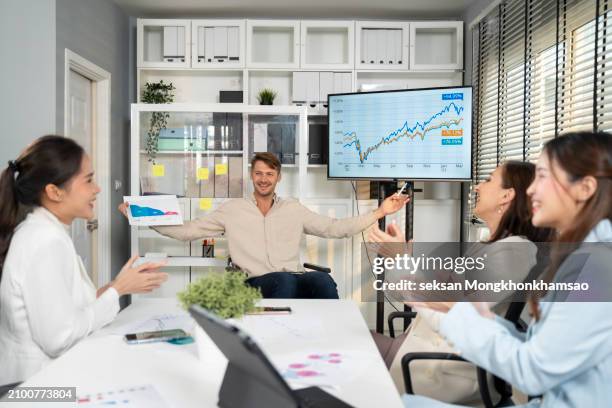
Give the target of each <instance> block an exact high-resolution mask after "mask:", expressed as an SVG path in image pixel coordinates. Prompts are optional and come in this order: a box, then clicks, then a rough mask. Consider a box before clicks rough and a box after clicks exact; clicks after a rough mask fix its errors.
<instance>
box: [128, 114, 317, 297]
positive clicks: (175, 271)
mask: <svg viewBox="0 0 612 408" xmlns="http://www.w3.org/2000/svg"><path fill="white" fill-rule="evenodd" d="M151 112H168V113H169V118H168V125H167V128H168V129H181V133H180V134H181V135H183V136H182V137H181V139H179V140H181V141H180V142H179V144H182V145H183V146H184V149H183V150H160V151H158V152H157V154H156V159H155V164H153V163H151V162H150V161H149V160H148V156H147V152H146V151H145V150H144V149H142V146H143V144H144V138H145V137H146V134H147V129H148V125H149V122H148V120H149V117H150V116H149V115H150V113H151ZM230 114H231V115H241V120H242V123H241V124H240V125H239V130H240V132H239V134H240V142H239V144H240V145H241V146H242V149H240V150H236V149H233V150H232V149H229V148H227V147H231V146H232V143H236V142H237V141H236V140H229V137H228V139H227V140H226V143H227V146H225V147H226V148H225V149H212V150H211V149H196V147H198V146H205V145H207V144H208V142H209V141H210V139H209V138H210V137H214V139H213V140H214V141H215V142H214V143H215V146H216V145H217V142H218V141H219V140H217V139H218V138H219V135H218V133H219V132H218V131H217V128H218V126H224V125H223V124H220V123H218V122H217V121H219V120H220V119H221V116H222V115H230ZM255 123H257V124H259V136H257V135H256V132H255V125H254V124H255ZM273 124H277V125H279V124H280V125H282V126H287V124H289V125H290V126H292V129H293V131H294V135H293V139H292V140H293V143H294V145H293V146H291V145H289V146H288V150H287V147H286V146H284V145H283V146H282V148H283V150H282V155H283V156H284V155H285V154H288V155H289V156H290V157H292V158H294V161H293V163H292V164H289V165H287V166H284V167H283V183H282V184H281V185H280V186H279V187H280V188H279V191H280V192H281V194H283V195H287V196H288V195H291V196H294V197H297V198H300V199H301V198H303V197H304V196H302V194H301V192H302V191H303V190H304V189H303V188H302V186H304V185H305V184H306V177H307V165H308V159H307V157H306V155H301V154H299V152H305V151H306V150H307V146H308V145H307V138H306V136H305V134H306V132H307V129H308V128H307V109H306V107H305V106H303V107H299V106H259V105H246V104H195V103H190V104H180V103H174V104H168V105H153V104H133V105H132V113H131V141H130V149H131V150H130V152H131V154H130V156H131V157H130V159H131V168H130V182H131V192H130V194H131V195H142V194H144V193H164V194H176V195H178V196H180V197H181V198H179V204H180V209H181V213H182V215H183V218H184V219H185V220H187V221H188V220H191V219H196V218H199V217H203V216H206V215H207V214H208V213H210V212H211V211H213V210H214V209H216V208H217V207H218V206H219V205H221V204H222V203H223V202H224V201H225V200H226V199H227V198H232V197H233V198H237V197H245V196H247V195H248V194H250V193H251V192H252V186H251V185H250V184H249V183H248V182H247V180H248V177H249V168H248V163H249V161H250V156H251V153H252V151H253V148H252V146H254V143H255V142H254V140H255V138H256V137H261V130H262V129H264V130H265V133H264V134H263V136H264V138H265V139H266V142H265V143H267V140H270V137H271V136H270V134H271V133H270V132H268V131H267V127H268V126H272V125H273ZM211 127H212V128H214V129H211ZM234 130H235V128H234ZM228 132H229V131H228ZM211 135H214V136H211ZM302 135H303V136H302ZM266 137H267V138H266ZM283 137H284V135H283ZM193 138H197V139H201V140H199V141H197V140H196V142H197V143H192V139H193ZM204 139H206V142H203V140H204ZM223 140H224V139H223V137H222V138H221V146H222V147H223ZM290 140H291V139H290ZM278 143H280V142H278V141H277V144H278ZM194 146H195V147H194ZM160 149H161V148H160ZM232 159H234V161H232ZM156 166H163V170H162V171H161V172H156V169H155V167H156ZM218 166H221V167H218ZM156 173H157V174H156ZM218 177H225V181H221V182H220V181H219V178H218ZM285 179H286V180H285ZM232 180H234V182H233V181H232ZM211 183H212V186H214V187H211ZM223 183H225V184H223ZM205 184H206V185H207V186H205ZM219 185H221V190H219V187H218V186H219ZM232 186H233V187H232ZM236 186H238V191H236V190H237V188H236ZM209 187H211V188H209ZM224 189H225V190H224ZM211 191H212V193H211ZM220 191H221V194H219V192H220ZM232 191H233V192H234V193H232ZM215 240H216V241H217V242H216V244H215V258H202V257H201V251H202V242H201V241H200V240H196V241H192V242H187V243H184V242H180V241H177V240H173V239H169V238H166V237H164V236H162V235H160V234H158V233H157V232H155V231H153V230H151V229H147V228H137V227H132V229H131V248H132V253H133V254H140V255H141V256H142V255H145V254H146V253H148V252H162V253H166V254H167V255H168V256H169V259H168V260H169V262H168V265H167V266H166V267H165V268H164V270H165V271H167V272H169V273H170V278H169V282H168V284H167V285H164V289H163V290H162V291H160V292H156V293H155V294H154V295H152V296H173V295H174V294H175V293H176V292H177V291H179V290H182V289H183V288H184V286H185V285H186V284H187V283H189V282H190V281H193V280H194V279H195V278H196V277H197V276H201V275H202V274H205V273H209V272H210V271H219V270H223V268H224V267H225V266H226V265H227V257H228V255H229V254H228V249H227V243H226V242H225V240H224V239H223V238H215Z"/></svg>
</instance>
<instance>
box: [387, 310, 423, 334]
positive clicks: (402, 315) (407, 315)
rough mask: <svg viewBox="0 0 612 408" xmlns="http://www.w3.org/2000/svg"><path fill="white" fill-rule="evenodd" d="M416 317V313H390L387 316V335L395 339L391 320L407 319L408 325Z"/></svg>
mask: <svg viewBox="0 0 612 408" xmlns="http://www.w3.org/2000/svg"><path fill="white" fill-rule="evenodd" d="M415 317H416V312H407V311H404V312H391V313H389V316H387V325H389V335H390V336H391V337H392V338H395V328H394V327H393V320H395V319H404V320H405V319H408V324H410V321H411V320H412V319H414V318H415Z"/></svg>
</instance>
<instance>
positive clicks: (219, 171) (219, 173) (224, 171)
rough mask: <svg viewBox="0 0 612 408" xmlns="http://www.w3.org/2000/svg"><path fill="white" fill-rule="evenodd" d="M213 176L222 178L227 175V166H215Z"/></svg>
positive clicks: (223, 164)
mask: <svg viewBox="0 0 612 408" xmlns="http://www.w3.org/2000/svg"><path fill="white" fill-rule="evenodd" d="M215 174H216V175H217V176H222V175H224V174H227V164H225V163H221V164H215Z"/></svg>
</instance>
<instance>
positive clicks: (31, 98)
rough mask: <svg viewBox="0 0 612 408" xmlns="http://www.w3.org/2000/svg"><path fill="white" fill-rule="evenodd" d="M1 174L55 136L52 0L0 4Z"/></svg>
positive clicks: (10, 1) (53, 19) (4, 2)
mask: <svg viewBox="0 0 612 408" xmlns="http://www.w3.org/2000/svg"><path fill="white" fill-rule="evenodd" d="M0 55H2V63H1V64H0V89H1V90H2V93H1V94H0V124H2V125H1V126H2V127H1V128H0V129H1V130H0V170H3V169H4V168H5V167H6V163H7V161H8V160H13V159H15V158H16V157H17V155H18V154H19V152H21V151H22V150H23V149H24V147H25V146H26V145H27V144H28V143H30V142H31V141H32V140H34V139H36V138H37V137H39V136H42V135H44V134H48V133H54V132H55V94H56V86H55V0H2V1H0Z"/></svg>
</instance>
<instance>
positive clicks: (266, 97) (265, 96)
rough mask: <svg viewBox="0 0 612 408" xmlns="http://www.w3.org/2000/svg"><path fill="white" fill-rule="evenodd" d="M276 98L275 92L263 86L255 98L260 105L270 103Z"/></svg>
mask: <svg viewBox="0 0 612 408" xmlns="http://www.w3.org/2000/svg"><path fill="white" fill-rule="evenodd" d="M274 98H276V92H275V91H274V90H273V89H270V88H264V89H262V90H261V91H259V93H258V94H257V100H258V101H259V104H260V105H272V104H273V103H274Z"/></svg>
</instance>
